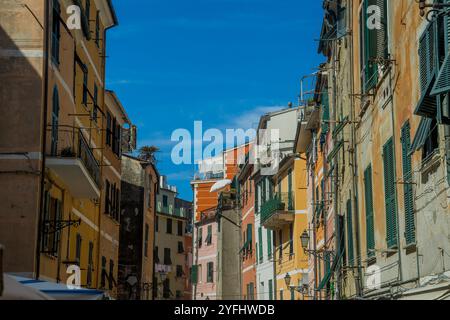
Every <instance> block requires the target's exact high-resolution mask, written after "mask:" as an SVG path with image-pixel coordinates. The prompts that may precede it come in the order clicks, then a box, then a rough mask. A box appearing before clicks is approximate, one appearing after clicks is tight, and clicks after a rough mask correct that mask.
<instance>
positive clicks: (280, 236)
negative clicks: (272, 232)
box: [278, 230, 283, 261]
mask: <svg viewBox="0 0 450 320" xmlns="http://www.w3.org/2000/svg"><path fill="white" fill-rule="evenodd" d="M278 239H279V241H280V247H279V248H280V256H279V259H280V261H281V260H282V259H283V230H280V231H278Z"/></svg>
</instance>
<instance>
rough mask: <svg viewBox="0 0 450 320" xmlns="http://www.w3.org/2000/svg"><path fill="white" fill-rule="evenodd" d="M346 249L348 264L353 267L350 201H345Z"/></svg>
mask: <svg viewBox="0 0 450 320" xmlns="http://www.w3.org/2000/svg"><path fill="white" fill-rule="evenodd" d="M347 249H348V263H349V264H350V265H353V262H354V250H353V213H352V201H351V200H350V199H349V200H348V201H347Z"/></svg>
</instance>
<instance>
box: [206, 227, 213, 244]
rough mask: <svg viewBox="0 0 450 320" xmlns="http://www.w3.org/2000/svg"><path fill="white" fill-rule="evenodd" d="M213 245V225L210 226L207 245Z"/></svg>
mask: <svg viewBox="0 0 450 320" xmlns="http://www.w3.org/2000/svg"><path fill="white" fill-rule="evenodd" d="M211 244H212V225H209V226H208V235H207V237H206V245H207V246H210V245H211Z"/></svg>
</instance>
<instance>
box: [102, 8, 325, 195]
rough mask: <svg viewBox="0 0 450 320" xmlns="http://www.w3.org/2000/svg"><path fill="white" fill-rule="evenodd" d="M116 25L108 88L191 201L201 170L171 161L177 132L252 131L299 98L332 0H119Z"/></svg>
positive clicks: (164, 170) (111, 41) (313, 66)
mask: <svg viewBox="0 0 450 320" xmlns="http://www.w3.org/2000/svg"><path fill="white" fill-rule="evenodd" d="M113 3H114V5H115V9H116V12H117V15H118V18H119V26H118V27H116V28H114V29H112V30H110V31H108V38H107V45H108V48H107V56H108V59H107V75H106V78H107V86H108V88H109V89H111V90H114V91H115V92H116V93H117V95H118V97H119V98H120V100H121V101H122V103H123V105H124V107H125V108H126V110H127V112H128V114H129V116H130V118H131V119H132V121H133V122H134V123H135V124H136V125H137V126H138V135H139V136H138V139H139V141H138V143H139V145H156V146H158V147H160V148H161V152H160V153H159V154H158V155H157V158H158V168H159V171H160V173H161V174H165V175H167V176H168V179H169V183H170V184H172V185H176V186H177V187H178V189H179V192H180V196H181V197H182V198H185V199H188V200H191V199H192V190H191V187H190V184H189V181H190V179H191V178H192V177H193V175H194V167H193V166H187V165H181V166H176V165H174V164H173V163H172V161H171V159H170V152H171V150H172V147H173V146H174V145H175V143H173V142H171V141H170V138H171V134H172V132H173V130H175V129H177V128H185V129H188V130H190V131H193V127H194V121H196V120H201V121H203V127H204V130H206V129H208V128H219V129H225V128H244V129H245V128H250V127H254V126H255V125H256V124H257V122H258V121H259V116H261V115H262V114H263V113H265V112H268V111H272V110H275V109H279V108H282V107H285V106H286V105H287V103H288V102H289V101H293V102H295V101H297V96H298V93H299V91H300V84H299V81H300V78H301V77H302V76H303V75H306V74H310V73H312V72H314V71H315V70H316V68H317V66H318V65H319V63H320V62H322V61H323V60H324V59H323V57H321V56H319V55H318V54H317V41H315V39H317V38H319V34H320V28H321V22H322V8H321V5H322V1H320V0H313V1H300V0H189V1H187V0H115V1H113Z"/></svg>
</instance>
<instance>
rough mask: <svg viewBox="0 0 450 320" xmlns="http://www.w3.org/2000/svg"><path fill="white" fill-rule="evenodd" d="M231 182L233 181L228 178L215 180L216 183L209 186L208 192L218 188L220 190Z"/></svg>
mask: <svg viewBox="0 0 450 320" xmlns="http://www.w3.org/2000/svg"><path fill="white" fill-rule="evenodd" d="M232 183H233V181H231V180H230V179H224V180H219V181H217V182H216V183H214V184H213V186H212V187H211V190H209V192H217V191H220V190H222V189H223V188H225V187H226V186H229V185H230V184H232Z"/></svg>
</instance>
